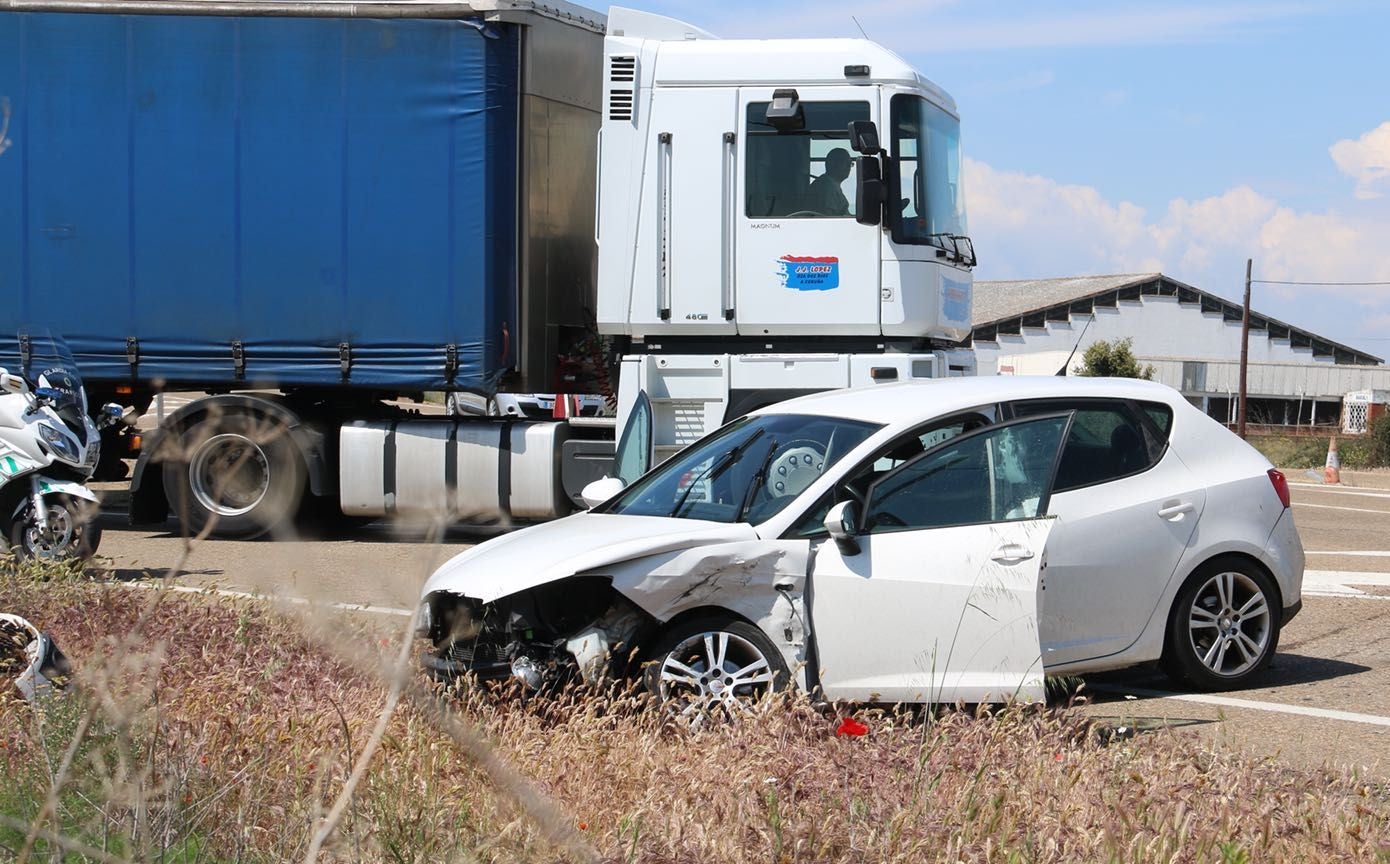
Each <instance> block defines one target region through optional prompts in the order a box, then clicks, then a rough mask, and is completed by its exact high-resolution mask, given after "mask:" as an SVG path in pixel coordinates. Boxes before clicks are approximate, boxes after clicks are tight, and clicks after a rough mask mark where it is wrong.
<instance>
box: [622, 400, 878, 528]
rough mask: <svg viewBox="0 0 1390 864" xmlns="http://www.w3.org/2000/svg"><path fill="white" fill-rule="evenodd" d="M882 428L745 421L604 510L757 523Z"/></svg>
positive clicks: (783, 417) (805, 418) (833, 420)
mask: <svg viewBox="0 0 1390 864" xmlns="http://www.w3.org/2000/svg"><path fill="white" fill-rule="evenodd" d="M880 428H882V427H880V426H879V425H878V424H875V423H866V422H864V421H862V420H847V419H844V418H840V417H816V416H810V415H805V414H763V415H758V416H754V417H743V418H741V419H739V420H736V421H734V422H733V423H730V424H729V425H728V426H725V427H724V428H723V429H720V430H719V431H718V432H715V433H714V434H712V435H710V436H708V437H706V438H704V439H703V440H701V441H697V442H695V443H694V444H692V445H690V446H689V447H687V448H686V449H685V450H683V451H681V452H680V453H677V454H676V455H675V456H673V457H671V459H670V460H669V461H667V462H666V463H664V464H662V465H660V466H658V467H657V468H656V469H655V470H653V471H651V472H650V473H648V474H647V475H646V476H645V477H642V478H641V479H640V480H638V481H637V482H636V483H634V484H633V485H632V487H631V488H629V489H628V490H627V491H625V492H624V493H623V494H622V495H619V496H618V497H617V498H615V499H613V501H611V502H610V503H609V504H607V505H606V506H604V507H603V508H600V509H599V510H598V511H597V512H604V513H618V514H623V515H628V516H674V517H678V518H685V519H706V520H709V521H712V522H749V523H753V524H757V523H759V522H763V521H766V520H767V519H769V518H771V517H772V516H774V515H776V514H777V513H778V512H780V511H781V510H782V508H783V507H786V506H787V505H788V504H790V503H791V502H792V501H793V500H794V499H795V498H796V496H797V495H799V494H800V493H801V492H802V490H804V489H805V488H806V487H807V486H809V485H811V483H812V482H814V481H815V480H816V478H817V477H819V476H820V475H821V474H822V473H824V471H825V469H827V468H829V467H830V466H831V465H834V464H835V463H836V462H838V461H839V460H840V458H841V457H843V456H844V455H845V454H846V453H848V452H849V451H850V450H853V449H854V448H855V447H857V446H858V445H859V444H860V442H862V441H863V440H864V439H865V438H868V437H869V436H870V435H871V434H873V433H874V432H875V431H877V430H878V429H880Z"/></svg>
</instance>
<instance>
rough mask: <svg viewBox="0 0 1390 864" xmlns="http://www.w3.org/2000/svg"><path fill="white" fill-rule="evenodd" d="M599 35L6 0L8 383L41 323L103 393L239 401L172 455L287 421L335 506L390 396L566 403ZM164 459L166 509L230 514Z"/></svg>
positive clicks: (317, 10) (263, 5)
mask: <svg viewBox="0 0 1390 864" xmlns="http://www.w3.org/2000/svg"><path fill="white" fill-rule="evenodd" d="M602 33H603V18H602V16H598V15H596V14H595V13H591V12H589V11H588V10H582V9H579V8H578V7H573V6H568V5H566V4H563V3H545V4H541V3H534V4H533V3H530V2H505V0H502V2H490V0H484V2H478V3H416V2H390V0H387V2H376V3H320V2H313V0H298V2H285V3H275V2H245V3H240V4H236V3H216V2H198V0H193V2H184V3H178V2H164V0H158V2H119V0H115V2H100V3H91V2H22V0H6V2H0V130H3V132H0V196H2V197H0V262H3V263H0V297H3V298H4V300H3V302H0V333H4V334H8V335H9V337H10V338H9V339H8V340H7V341H6V342H5V343H3V345H0V366H3V365H6V363H7V361H8V363H9V364H10V365H18V363H17V358H15V357H8V358H7V357H6V356H4V355H5V354H6V353H9V354H15V353H17V352H18V350H19V346H18V344H17V340H16V339H15V338H13V337H14V334H16V333H17V331H18V330H19V329H20V328H21V327H23V326H32V325H35V324H41V325H44V326H46V327H47V328H48V329H49V330H51V331H52V332H54V333H59V334H61V335H62V336H63V337H64V338H65V339H66V340H67V342H68V344H69V347H70V348H71V349H72V350H73V353H74V355H75V356H76V358H77V360H78V362H79V364H80V366H81V368H82V370H83V374H84V376H85V378H86V380H87V381H88V383H89V388H90V389H91V390H92V391H93V394H92V396H93V402H98V401H99V400H103V401H104V400H110V399H114V400H116V401H120V402H122V403H125V404H131V403H135V405H136V407H137V408H139V409H143V408H144V407H146V406H147V405H148V402H149V400H150V398H151V397H152V396H153V395H154V394H155V393H156V392H159V391H164V390H170V389H179V390H196V391H208V392H212V393H223V392H225V393H226V394H227V395H225V396H222V397H214V398H211V399H199V400H197V401H196V402H195V403H193V404H192V405H191V406H189V409H187V410H185V412H184V413H183V414H182V416H178V417H175V418H173V422H172V424H166V425H168V426H169V427H170V428H171V429H173V430H176V431H175V432H174V437H183V435H182V432H180V431H178V430H183V432H186V431H187V430H188V429H190V428H192V427H195V426H198V425H199V424H200V423H201V422H202V420H204V419H205V418H207V417H208V416H211V414H217V415H219V416H221V417H223V418H231V417H234V416H236V415H243V416H249V417H252V418H254V419H257V420H260V419H268V420H271V421H273V422H276V423H277V424H278V425H280V426H283V427H284V428H285V429H286V430H288V431H289V433H290V437H291V438H292V439H293V440H294V441H295V442H296V444H297V447H298V449H299V450H300V451H301V453H300V454H299V457H298V459H299V462H300V463H301V465H300V466H299V467H301V468H302V469H303V471H302V472H300V473H307V483H308V487H309V489H308V491H309V492H310V493H312V496H313V497H319V498H324V499H328V501H329V506H330V508H331V507H332V506H333V505H336V500H337V489H338V483H337V478H336V463H337V461H338V460H337V455H336V451H337V440H338V434H337V426H338V425H339V424H340V423H342V422H343V421H344V420H347V419H352V420H363V419H389V418H390V417H392V416H394V414H393V412H392V411H390V410H389V409H388V408H386V407H385V406H384V405H383V404H382V399H383V398H390V397H394V396H400V395H407V394H419V393H421V392H422V391H426V390H449V391H472V392H476V393H480V394H484V395H486V394H490V393H493V392H494V391H496V390H497V389H498V388H499V387H502V386H509V387H512V388H514V389H536V390H551V389H554V386H553V382H554V380H555V375H556V371H557V362H559V360H560V358H563V357H564V356H565V355H566V352H567V351H569V350H570V347H571V345H572V343H573V342H574V341H575V340H576V339H581V340H582V339H583V338H584V337H585V336H586V335H588V333H589V331H590V329H591V328H592V315H593V309H594V305H595V301H594V270H595V249H594V244H593V220H594V195H595V192H594V177H595V160H594V146H595V145H594V141H595V138H596V136H597V132H598V128H599V113H598V103H599V99H600V93H601V83H600V71H599V70H600V64H601V56H602V53H601V44H602ZM6 347H7V348H8V352H7V351H6ZM245 390H262V391H264V390H275V391H279V392H278V393H277V394H270V395H268V394H265V393H260V394H257V395H247V394H241V395H236V394H235V393H233V392H231V391H245ZM228 422H233V421H232V420H230V419H224V420H223V421H219V422H218V423H213V424H212V425H211V426H208V427H207V428H205V429H204V433H206V434H207V435H209V436H212V437H215V436H216V435H217V434H218V432H219V430H222V431H226V430H223V429H222V427H224V426H226V424H227V423H228ZM243 422H245V421H241V420H238V421H235V422H234V424H233V425H237V424H241V423H243ZM219 423H220V425H219ZM203 425H204V426H206V424H203ZM238 428H239V427H238ZM166 437H170V436H166ZM110 443H111V444H112V445H115V444H116V442H110ZM108 449H110V450H112V451H113V453H112V455H116V454H115V452H114V451H116V450H118V449H119V448H118V447H116V446H112V447H110V448H108ZM270 449H275V450H277V451H278V450H279V449H280V448H270V447H263V448H261V450H262V451H263V452H261V453H260V454H253V455H254V457H255V459H257V460H261V459H267V458H268V459H270V460H271V461H274V460H275V459H277V458H289V454H278V453H269V452H264V451H268V450H270ZM147 450H148V448H147ZM243 452H244V451H243V450H242V449H239V448H230V449H227V450H226V452H222V453H221V454H220V455H218V458H220V459H221V460H223V461H226V460H227V459H229V458H232V457H235V456H236V455H238V454H240V453H243ZM147 455H149V453H148V452H147ZM214 461H216V460H214ZM146 467H147V466H146V465H145V464H141V465H140V466H139V476H137V477H136V478H135V485H136V497H137V499H138V500H139V501H140V502H141V504H142V505H143V507H137V510H139V509H143V510H144V512H145V515H146V517H147V518H157V517H158V516H160V515H161V514H162V512H165V511H166V510H167V509H168V507H169V503H168V501H167V499H168V498H169V496H170V495H174V494H180V495H184V494H186V493H188V492H190V491H192V492H193V495H192V496H191V497H192V499H193V501H194V507H195V509H202V510H205V511H207V512H205V513H202V514H194V515H195V516H198V515H201V516H203V517H204V518H203V519H197V518H195V520H194V521H195V523H196V522H199V521H205V519H206V518H207V517H210V516H211V515H212V513H213V512H215V510H216V508H211V509H210V508H208V507H202V508H199V507H198V505H197V499H198V498H199V495H198V490H197V488H196V482H195V484H194V486H193V488H191V489H190V488H188V484H187V483H186V482H184V483H180V482H177V480H172V481H171V482H168V483H161V482H159V480H160V478H159V477H154V478H153V479H151V477H150V476H149V475H147V474H146ZM267 468H268V469H271V470H273V469H274V468H275V466H273V465H272V466H267ZM164 473H165V474H166V475H170V476H171V477H172V475H175V474H177V473H179V472H178V471H177V470H166V471H165V472H164ZM166 479H167V478H166ZM166 486H167V487H168V489H167V494H161V493H165V492H166V490H165V489H164V487H166ZM282 497H286V501H285V502H283V503H282V504H281V505H280V507H279V508H278V509H280V510H283V509H284V508H285V506H288V504H289V503H290V502H289V500H288V499H289V498H292V497H294V496H289V495H288V494H287V495H286V496H282ZM265 503H269V502H268V501H267V502H265ZM223 509H224V510H227V512H223V513H222V514H221V516H222V522H223V526H222V527H223V531H224V532H225V531H227V529H228V528H229V527H230V528H231V529H233V530H232V533H252V532H254V531H255V530H257V529H258V528H259V527H263V526H265V525H267V524H271V523H272V522H274V521H276V520H279V519H281V518H282V517H283V515H284V514H283V513H279V512H266V513H264V514H261V515H259V516H257V517H256V518H246V517H247V514H246V513H242V514H237V513H233V512H230V511H231V510H236V509H239V508H223ZM255 509H256V508H252V510H255ZM248 512H249V511H248ZM252 515H255V514H252Z"/></svg>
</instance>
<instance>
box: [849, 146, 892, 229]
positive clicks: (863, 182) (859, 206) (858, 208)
mask: <svg viewBox="0 0 1390 864" xmlns="http://www.w3.org/2000/svg"><path fill="white" fill-rule="evenodd" d="M855 166H856V167H855V169H854V221H856V222H858V223H859V224H860V225H881V224H882V223H883V202H884V201H885V200H887V195H888V189H887V187H886V186H884V184H883V168H882V166H881V165H880V164H879V161H878V157H877V156H861V157H860V158H858V159H857V160H855Z"/></svg>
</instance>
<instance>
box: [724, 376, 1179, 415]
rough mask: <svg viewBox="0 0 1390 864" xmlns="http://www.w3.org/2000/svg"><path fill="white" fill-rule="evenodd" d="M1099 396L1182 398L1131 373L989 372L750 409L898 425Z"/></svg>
mask: <svg viewBox="0 0 1390 864" xmlns="http://www.w3.org/2000/svg"><path fill="white" fill-rule="evenodd" d="M1099 398H1108V399H1139V400H1145V401H1150V402H1162V403H1164V404H1166V405H1176V404H1177V403H1179V402H1184V401H1185V400H1184V399H1183V398H1182V395H1181V394H1179V393H1178V392H1177V391H1176V390H1174V389H1172V388H1171V387H1168V386H1166V385H1163V384H1155V383H1154V382H1152V381H1140V380H1136V379H1133V378H1077V377H1054V376H1044V375H991V376H982V377H963V378H931V379H923V380H920V381H901V382H894V383H890V384H875V385H872V386H869V387H856V388H851V389H846V390H828V391H825V392H823V393H813V394H811V395H809V396H799V397H797V398H795V399H788V400H787V401H785V402H778V403H777V404H775V405H769V406H767V407H766V408H761V409H759V410H757V411H754V412H752V413H754V414H820V415H826V416H831V417H845V418H851V419H860V420H873V421H875V422H879V423H884V424H887V425H897V424H899V423H916V422H919V421H921V420H926V419H929V418H932V417H940V416H943V415H946V414H952V413H954V412H956V411H964V410H967V409H969V408H975V407H978V406H981V405H992V404H994V403H997V402H1011V401H1014V400H1018V399H1099Z"/></svg>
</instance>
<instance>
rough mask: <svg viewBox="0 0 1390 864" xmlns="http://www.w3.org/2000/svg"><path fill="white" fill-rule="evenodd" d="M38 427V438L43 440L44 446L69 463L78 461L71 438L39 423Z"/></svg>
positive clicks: (45, 424) (75, 448)
mask: <svg viewBox="0 0 1390 864" xmlns="http://www.w3.org/2000/svg"><path fill="white" fill-rule="evenodd" d="M38 425H39V437H40V438H42V439H43V440H44V443H45V444H47V445H48V446H49V447H50V448H52V450H53V452H54V453H57V454H58V455H59V456H61V457H62V458H63V459H66V460H67V461H69V462H76V461H78V459H79V458H80V457H79V456H78V453H77V445H76V444H74V443H73V441H72V439H71V438H69V437H68V436H66V435H64V434H63V433H62V432H60V431H59V430H57V429H55V428H53V427H52V426H50V425H49V424H47V423H40V424H38Z"/></svg>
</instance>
